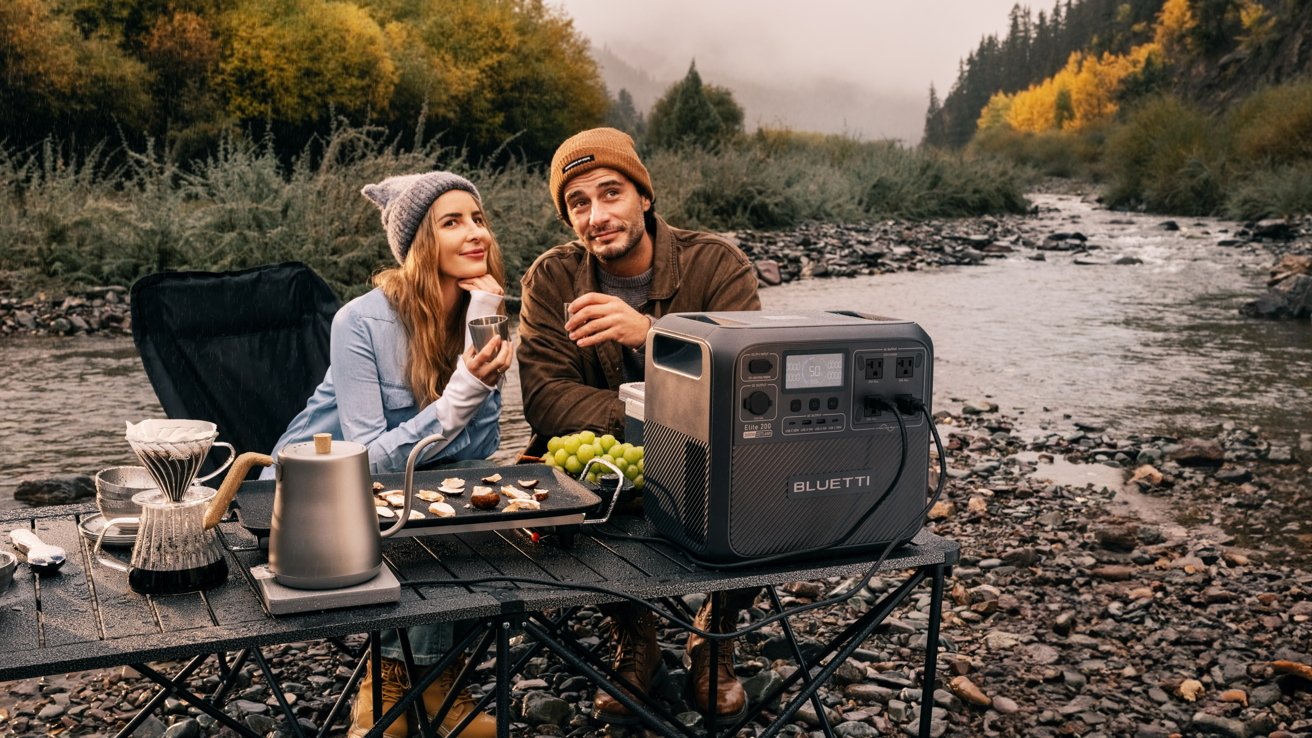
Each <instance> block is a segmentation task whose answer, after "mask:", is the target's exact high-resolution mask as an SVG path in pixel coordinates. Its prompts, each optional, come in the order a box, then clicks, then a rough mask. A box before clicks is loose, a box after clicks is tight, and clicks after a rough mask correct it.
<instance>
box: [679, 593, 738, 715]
mask: <svg viewBox="0 0 1312 738" xmlns="http://www.w3.org/2000/svg"><path fill="white" fill-rule="evenodd" d="M714 598H720V599H721V605H720V612H719V617H717V618H715V619H714V622H712V619H711V602H712V600H713V599H714ZM737 622H738V608H736V607H731V606H728V605H726V604H724V598H722V597H721V595H720V594H714V595H711V596H710V597H707V598H706V602H705V603H704V604H703V605H702V607H701V609H700V610H698V611H697V617H696V618H695V619H694V620H693V625H696V626H697V627H698V628H701V629H702V630H705V631H708V632H711V633H732V632H733V631H735V630H737V628H736V627H734V626H735V624H736V623H737ZM712 650H714V651H715V652H716V653H717V655H718V656H719V658H717V659H715V669H716V677H715V715H716V720H727V721H732V720H737V719H738V718H740V717H742V716H743V715H744V714H746V712H747V693H746V692H744V691H743V685H742V684H740V683H739V682H738V677H737V675H735V674H734V673H733V660H734V659H733V652H734V641H732V640H728V641H716V642H712V641H710V640H709V639H707V638H704V637H702V636H699V635H697V634H696V633H689V634H688V645H687V647H686V649H685V650H684V657H683V662H684V666H687V667H688V679H689V684H690V686H691V688H692V694H693V700H694V701H695V702H696V703H697V709H698V710H700V711H701V712H702V713H703V714H706V713H709V712H710V702H711V700H710V692H711V652H712Z"/></svg>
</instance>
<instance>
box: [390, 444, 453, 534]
mask: <svg viewBox="0 0 1312 738" xmlns="http://www.w3.org/2000/svg"><path fill="white" fill-rule="evenodd" d="M445 440H446V436H444V435H442V434H441V433H434V434H433V435H431V436H426V437H424V438H421V439H419V442H418V443H416V444H415V447H414V448H412V449H410V458H408V459H406V462H405V509H404V510H402V511H401V515H400V517H399V518H398V519H397V521H396V522H395V523H392V527H390V528H388V529H387V530H385V531H383V532H382V533H379V535H381V536H382V537H383V538H387V537H389V536H391V535H392V534H394V533H396V532H397V531H399V530H401V528H403V527H405V524H406V523H407V522H409V521H410V508H411V506H412V505H413V503H414V498H413V497H411V494H412V493H413V492H414V486H415V462H417V461H419V452H421V451H423V450H424V449H425V448H428V447H429V446H431V445H433V444H434V443H437V442H438V441H445Z"/></svg>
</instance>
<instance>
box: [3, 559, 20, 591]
mask: <svg viewBox="0 0 1312 738" xmlns="http://www.w3.org/2000/svg"><path fill="white" fill-rule="evenodd" d="M17 569H18V557H17V556H15V555H13V554H11V553H9V552H8V551H0V594H4V593H5V590H7V589H9V585H10V583H12V582H13V581H14V572H15V571H16V570H17Z"/></svg>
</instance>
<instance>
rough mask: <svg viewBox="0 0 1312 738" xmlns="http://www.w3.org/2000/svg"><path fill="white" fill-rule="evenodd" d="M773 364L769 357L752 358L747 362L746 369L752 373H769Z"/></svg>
mask: <svg viewBox="0 0 1312 738" xmlns="http://www.w3.org/2000/svg"><path fill="white" fill-rule="evenodd" d="M773 368H774V364H772V363H771V362H770V360H769V359H752V360H751V361H748V362H747V371H748V372H751V373H752V374H769V373H770V370H771V369H773Z"/></svg>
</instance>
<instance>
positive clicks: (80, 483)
mask: <svg viewBox="0 0 1312 738" xmlns="http://www.w3.org/2000/svg"><path fill="white" fill-rule="evenodd" d="M95 496H96V484H95V482H93V481H91V477H89V476H87V475H85V474H60V475H58V476H53V477H48V478H46V479H31V480H24V481H22V482H19V483H18V488H17V489H15V490H14V499H15V500H17V501H19V502H22V503H24V504H27V505H32V506H36V507H40V506H45V505H70V504H72V503H74V502H80V501H82V500H90V499H94V498H95Z"/></svg>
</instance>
